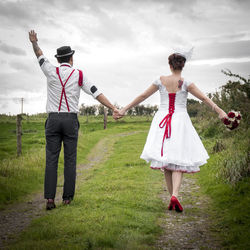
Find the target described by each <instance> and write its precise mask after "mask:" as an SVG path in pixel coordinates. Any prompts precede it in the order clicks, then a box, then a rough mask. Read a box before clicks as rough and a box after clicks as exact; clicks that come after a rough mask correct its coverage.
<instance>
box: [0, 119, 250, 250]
mask: <svg viewBox="0 0 250 250" xmlns="http://www.w3.org/2000/svg"><path fill="white" fill-rule="evenodd" d="M111 119H112V118H109V123H108V128H107V130H103V123H102V117H98V118H93V117H90V118H89V119H88V123H86V118H85V117H80V124H81V127H80V131H79V146H78V163H86V162H87V158H86V156H87V155H88V153H89V152H90V151H91V150H92V149H93V147H94V146H95V145H96V144H97V142H99V141H100V140H102V139H104V138H109V140H108V142H109V143H111V142H112V143H113V146H112V147H111V148H112V150H111V151H110V152H109V157H108V159H107V160H106V161H104V162H102V164H100V165H97V166H93V167H92V168H91V169H89V170H88V171H86V172H85V175H84V179H83V181H81V182H80V184H79V186H78V189H77V192H76V197H75V200H74V202H73V203H72V205H71V206H70V207H63V206H59V209H56V210H54V211H52V212H51V213H49V214H48V215H46V216H43V217H41V218H39V219H36V220H34V221H33V222H32V224H31V226H30V227H29V228H28V230H27V231H25V232H23V233H22V234H21V235H20V237H19V239H18V240H17V242H16V243H15V244H13V246H12V248H13V249H45V248H48V249H91V248H93V249H113V248H114V249H124V248H123V247H124V246H127V247H126V249H152V248H153V246H154V243H155V241H156V239H157V238H158V237H159V235H160V233H161V228H160V226H159V224H158V219H159V218H161V217H164V209H165V208H164V204H163V202H162V201H161V199H160V198H159V194H160V191H161V187H162V182H163V177H162V174H161V173H160V171H152V170H151V169H149V168H148V166H147V164H145V162H144V161H142V160H140V159H139V156H140V153H141V151H142V148H143V145H144V143H145V139H146V136H147V131H148V129H149V126H150V119H149V120H148V118H145V117H134V118H129V117H126V119H124V120H121V121H119V122H115V121H112V120H111ZM44 122H45V118H37V117H30V118H29V119H28V120H27V119H26V120H24V121H23V130H24V134H23V155H22V156H21V157H20V158H16V156H15V154H16V153H15V150H16V149H15V143H16V142H15V133H14V130H15V120H14V119H7V118H4V119H2V121H1V122H0V126H1V134H0V138H1V141H0V155H1V161H0V204H1V205H0V206H1V208H4V207H5V206H6V204H9V203H14V202H18V201H19V200H20V199H22V198H23V197H25V196H26V195H27V194H30V193H32V192H36V191H38V190H42V185H43V176H44V167H45V151H44V147H45V139H44ZM193 122H194V125H195V127H196V129H197V131H198V132H199V134H200V136H201V138H202V139H203V142H204V144H205V146H206V148H207V150H208V152H209V155H210V159H209V162H208V164H207V165H206V166H204V167H202V168H201V172H200V173H199V174H196V175H193V176H192V177H191V178H195V179H196V180H197V183H198V184H199V185H200V186H201V191H200V192H201V195H204V194H206V195H208V196H210V197H211V204H210V208H209V213H210V216H211V218H212V220H213V225H214V227H215V228H216V229H217V231H216V233H217V234H219V235H220V237H221V241H222V245H223V247H225V249H230V248H231V249H247V248H249V240H248V235H249V223H250V218H249V213H248V210H249V209H250V205H249V204H250V198H249V197H250V196H249V195H250V192H249V190H250V189H249V178H248V177H247V173H248V172H247V171H248V169H247V164H248V158H247V157H248V156H247V152H249V151H248V142H249V141H248V137H249V131H248V130H247V131H241V130H237V131H235V132H234V133H228V132H226V131H224V128H223V126H221V125H220V124H219V123H211V122H210V121H206V120H196V119H194V120H193ZM134 131H136V132H137V133H135V134H128V135H127V136H124V137H118V134H121V133H129V132H134ZM220 144H222V146H221V147H218V145H220ZM216 148H219V150H218V149H216ZM59 165H60V166H59V174H62V171H63V158H62V157H61V158H60V161H59ZM239 172H240V173H241V176H238V177H237V178H238V179H237V181H234V179H232V178H233V177H235V175H233V174H232V173H239Z"/></svg>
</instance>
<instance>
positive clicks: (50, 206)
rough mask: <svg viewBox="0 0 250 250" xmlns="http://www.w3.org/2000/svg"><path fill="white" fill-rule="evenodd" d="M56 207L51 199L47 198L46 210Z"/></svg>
mask: <svg viewBox="0 0 250 250" xmlns="http://www.w3.org/2000/svg"><path fill="white" fill-rule="evenodd" d="M54 208H56V204H55V202H54V200H53V199H48V200H47V204H46V210H52V209H54Z"/></svg>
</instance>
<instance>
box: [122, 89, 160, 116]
mask: <svg viewBox="0 0 250 250" xmlns="http://www.w3.org/2000/svg"><path fill="white" fill-rule="evenodd" d="M157 90H158V87H157V86H156V85H154V84H152V85H151V86H150V87H149V88H148V89H147V90H146V91H144V92H143V93H142V94H141V95H139V96H137V97H136V98H135V99H134V100H133V101H132V102H131V103H130V104H128V105H127V106H126V107H124V108H123V109H122V110H121V111H120V113H121V115H124V114H125V113H126V111H127V110H129V109H131V108H133V107H134V106H136V105H138V104H140V103H141V102H143V101H144V100H146V99H147V98H148V97H150V96H151V95H153V94H154V93H155V92H156V91H157Z"/></svg>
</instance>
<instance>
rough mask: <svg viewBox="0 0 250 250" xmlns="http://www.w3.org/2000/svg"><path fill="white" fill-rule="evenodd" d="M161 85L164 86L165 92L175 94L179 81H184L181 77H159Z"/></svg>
mask: <svg viewBox="0 0 250 250" xmlns="http://www.w3.org/2000/svg"><path fill="white" fill-rule="evenodd" d="M160 80H161V83H162V85H164V86H165V88H166V90H167V91H168V92H169V93H176V92H177V91H179V90H180V88H179V87H178V86H179V81H180V80H181V81H183V80H184V79H183V78H182V77H181V75H169V76H161V77H160Z"/></svg>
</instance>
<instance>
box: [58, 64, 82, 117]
mask: <svg viewBox="0 0 250 250" xmlns="http://www.w3.org/2000/svg"><path fill="white" fill-rule="evenodd" d="M61 66H67V67H70V66H68V65H61ZM74 71H75V70H74V69H73V70H72V71H71V73H70V75H69V76H68V78H67V80H66V81H65V83H63V82H62V79H61V76H60V72H59V68H58V67H56V73H57V75H58V78H59V80H60V82H61V85H62V93H61V98H60V103H59V108H58V111H60V110H61V105H62V98H63V95H64V97H65V102H66V105H67V109H68V112H70V109H69V104H68V100H67V97H66V92H65V86H66V84H67V82H68V80H69V78H70V77H71V76H72V74H73V73H74ZM78 71H79V80H78V85H79V86H80V87H81V86H82V81H83V74H82V71H81V70H78Z"/></svg>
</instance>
